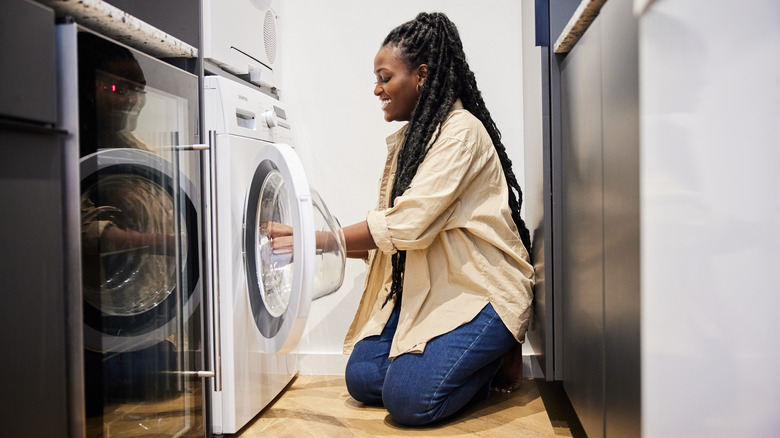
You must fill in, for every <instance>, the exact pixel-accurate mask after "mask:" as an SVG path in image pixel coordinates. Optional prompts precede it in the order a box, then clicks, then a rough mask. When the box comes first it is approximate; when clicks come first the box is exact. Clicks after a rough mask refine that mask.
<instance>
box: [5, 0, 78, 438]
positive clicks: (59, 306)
mask: <svg viewBox="0 0 780 438" xmlns="http://www.w3.org/2000/svg"><path fill="white" fill-rule="evenodd" d="M0 7H1V8H2V14H0V83H2V86H1V87H0V153H2V155H3V158H2V159H0V205H2V214H0V230H1V231H0V248H2V251H0V291H2V293H0V347H2V350H3V360H2V362H1V363H0V375H2V376H3V377H4V380H5V381H4V384H3V391H2V395H0V406H2V407H3V409H2V411H0V412H2V413H0V421H2V424H3V432H2V433H3V436H30V437H67V436H80V435H82V434H83V414H82V413H81V398H80V394H81V393H80V389H79V388H80V375H81V370H80V368H79V365H78V364H79V363H80V361H79V357H74V356H73V354H72V352H73V351H79V350H80V344H79V338H78V337H75V338H74V337H72V331H70V329H69V327H71V325H70V323H71V322H73V321H72V318H73V312H72V310H73V309H72V308H71V307H69V306H73V305H74V303H75V305H76V306H77V305H78V304H79V302H78V301H75V300H74V297H73V296H72V295H71V294H72V293H76V292H78V288H79V283H78V269H74V267H76V268H77V267H78V263H79V262H78V249H77V246H74V244H75V245H77V244H78V242H77V240H76V239H77V238H78V228H75V233H74V228H73V226H74V225H75V226H76V227H77V226H78V223H77V222H76V221H74V215H73V214H72V213H73V212H74V207H75V215H78V207H77V206H76V204H74V203H73V201H74V200H73V199H71V198H70V197H69V196H71V195H70V192H69V190H68V183H67V180H68V176H69V175H74V173H73V172H74V171H75V167H74V166H73V164H74V163H75V162H77V160H78V155H77V151H75V150H72V151H69V150H68V148H67V147H66V146H65V143H66V138H67V135H68V134H67V133H66V132H63V131H60V130H58V129H56V128H55V126H56V125H57V122H58V118H59V115H58V102H57V95H58V90H57V74H56V73H57V72H56V67H55V65H56V56H55V32H54V25H55V23H54V14H53V13H52V11H51V10H49V9H47V8H45V7H42V6H41V5H40V4H38V3H35V2H32V1H28V0H0ZM76 217H77V216H76ZM74 248H76V250H75V252H74V251H73V250H74ZM79 315H80V314H79ZM74 345H75V346H76V349H75V350H74V349H73V347H74Z"/></svg>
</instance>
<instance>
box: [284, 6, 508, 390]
mask: <svg viewBox="0 0 780 438" xmlns="http://www.w3.org/2000/svg"><path fill="white" fill-rule="evenodd" d="M279 3H280V4H279V6H278V12H279V16H280V21H279V29H280V30H279V33H280V56H281V61H280V62H281V64H282V69H283V70H282V82H281V85H280V88H281V97H282V99H283V100H284V101H286V102H287V105H288V107H289V109H290V111H291V112H292V113H293V114H292V115H293V117H294V118H293V120H292V121H293V123H294V124H295V125H294V129H295V130H296V136H297V138H296V142H297V145H296V148H297V150H298V152H299V154H300V155H301V157H302V158H303V160H304V165H305V166H306V168H307V172H308V175H309V177H310V179H311V181H312V184H313V185H314V186H315V187H316V188H317V190H318V191H319V192H320V194H321V195H322V197H323V199H324V200H325V202H326V203H327V204H328V207H329V209H330V210H331V212H332V213H333V214H334V215H335V216H336V217H338V218H339V220H340V221H341V223H342V225H349V224H352V223H355V222H358V221H361V220H363V219H365V214H366V212H367V211H368V210H370V209H372V208H373V207H374V205H375V203H376V188H377V183H378V179H379V176H380V172H381V170H382V165H383V164H384V158H385V154H386V152H387V148H386V146H385V141H384V139H385V137H386V136H387V135H388V134H390V133H392V132H394V131H395V130H397V129H399V128H400V127H401V126H402V125H401V124H398V123H386V122H385V121H384V119H383V114H382V111H381V109H380V106H379V99H378V98H377V97H376V96H374V95H373V89H374V83H375V77H374V74H373V60H374V55H375V54H376V51H377V50H378V49H379V45H380V44H381V42H382V40H383V39H384V37H385V36H386V35H387V33H388V32H389V31H390V30H391V29H392V28H394V27H395V26H397V25H399V24H401V23H403V22H405V21H408V20H411V19H413V18H414V17H415V15H416V14H417V13H418V12H422V11H426V12H433V11H439V12H444V13H446V14H447V15H448V16H449V18H450V19H451V20H452V21H453V22H454V23H455V24H456V25H457V26H458V29H459V31H460V35H461V39H462V41H463V46H464V50H465V52H466V55H467V58H468V61H469V64H470V65H471V68H472V70H473V71H474V73H475V75H476V78H477V83H478V86H479V88H480V90H481V91H482V93H483V97H484V99H485V102H486V105H487V107H488V109H489V110H490V111H491V115H492V116H493V118H494V120H495V121H496V124H497V125H498V127H499V129H500V130H501V132H502V134H503V140H504V145H505V146H506V147H507V150H508V152H509V155H510V158H511V159H512V160H513V163H514V166H513V167H514V171H515V174H516V175H517V178H518V181H520V182H521V184H522V182H523V147H522V145H523V114H522V101H523V92H522V90H523V87H522V52H521V28H520V24H521V12H520V9H521V4H520V2H519V1H517V0H492V1H485V2H474V1H466V0H457V1H454V0H449V1H447V0H396V1H393V2H386V1H376V0H339V1H322V0H283V1H280V2H279ZM364 278H365V264H364V263H363V262H361V261H355V260H350V261H349V262H348V266H347V272H346V278H345V280H344V285H343V286H342V288H341V289H340V290H339V291H338V292H336V293H335V294H333V295H331V296H328V297H326V298H323V299H321V300H319V301H317V302H315V303H314V304H313V306H312V309H311V316H310V320H309V324H308V327H307V331H306V333H305V334H304V339H303V340H302V341H301V344H300V345H299V347H298V349H297V351H298V352H300V353H302V354H303V355H304V356H303V360H302V364H301V373H303V374H333V375H340V374H343V372H344V364H346V356H343V355H342V354H341V351H342V341H343V339H344V336H345V334H346V331H347V329H348V327H349V324H350V322H351V321H352V316H353V315H354V312H355V309H356V308H357V305H358V302H359V299H360V294H361V292H362V286H363V281H364Z"/></svg>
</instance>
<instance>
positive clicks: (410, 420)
mask: <svg viewBox="0 0 780 438" xmlns="http://www.w3.org/2000/svg"><path fill="white" fill-rule="evenodd" d="M424 393H425V391H424V390H421V388H420V387H419V386H418V385H416V384H414V383H412V382H411V381H406V380H403V381H395V382H385V387H384V390H383V391H382V402H383V403H384V405H385V409H387V412H388V413H389V414H390V416H391V417H393V419H394V420H395V421H397V422H399V423H401V424H404V425H407V426H423V425H426V424H430V423H433V422H434V421H436V420H437V419H438V418H439V415H437V412H438V411H439V408H440V406H439V405H440V404H441V403H436V402H435V401H434V400H432V399H431V398H430V397H428V396H426V395H425V394H424Z"/></svg>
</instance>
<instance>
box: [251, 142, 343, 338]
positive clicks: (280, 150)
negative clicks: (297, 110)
mask: <svg viewBox="0 0 780 438" xmlns="http://www.w3.org/2000/svg"><path fill="white" fill-rule="evenodd" d="M258 161H259V163H258V165H257V168H256V170H255V173H254V175H253V177H252V180H251V183H250V185H249V189H248V192H247V197H246V204H245V215H244V236H243V255H244V257H243V258H244V263H245V272H246V275H247V283H248V294H249V302H250V305H251V311H252V315H253V317H254V323H255V327H256V328H257V335H258V336H259V337H260V339H261V342H262V343H263V345H264V346H265V348H264V350H265V351H266V352H269V353H271V352H278V353H286V352H289V351H291V350H292V349H293V348H294V347H295V345H296V344H297V343H298V341H299V339H300V337H301V334H302V332H303V329H304V327H305V325H306V319H307V316H308V313H309V306H310V304H311V301H312V299H315V298H319V297H321V296H324V295H327V294H329V293H331V292H334V291H335V290H337V289H338V288H339V287H340V286H341V283H342V281H343V278H344V264H345V260H346V250H345V245H344V236H343V232H342V230H341V226H340V225H339V223H338V221H337V220H336V219H335V218H333V216H331V215H330V213H329V212H328V210H327V207H326V206H325V204H324V202H322V200H321V199H320V197H319V195H318V194H317V192H315V191H313V190H311V188H310V187H309V184H308V181H307V179H306V175H305V173H304V170H303V166H302V165H301V162H300V160H299V159H298V156H297V155H296V153H295V151H294V150H293V149H292V148H291V147H289V146H287V145H284V144H268V145H266V146H264V147H263V148H262V149H261V151H260V153H259V156H258ZM275 239H276V241H275ZM285 239H286V243H287V244H288V245H289V246H290V247H291V248H290V249H291V250H287V249H284V248H280V247H279V244H280V242H282V241H283V240H285Z"/></svg>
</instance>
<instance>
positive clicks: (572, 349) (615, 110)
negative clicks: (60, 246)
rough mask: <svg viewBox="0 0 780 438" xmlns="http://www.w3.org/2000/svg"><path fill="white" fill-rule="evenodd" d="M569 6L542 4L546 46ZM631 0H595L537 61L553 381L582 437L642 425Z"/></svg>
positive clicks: (632, 433)
mask: <svg viewBox="0 0 780 438" xmlns="http://www.w3.org/2000/svg"><path fill="white" fill-rule="evenodd" d="M578 4H579V2H576V1H571V2H568V9H567V8H565V7H562V3H561V2H550V5H549V9H548V11H549V27H550V46H552V45H553V44H554V42H555V41H556V40H557V39H558V36H559V34H560V32H561V29H562V27H563V26H562V22H564V23H565V22H566V21H568V18H569V17H570V15H571V12H572V11H573V10H574V8H576V7H577V5H578ZM632 5H633V2H632V1H630V0H610V1H608V2H606V3H605V4H604V6H603V7H602V8H601V10H600V12H599V14H598V16H597V17H596V18H595V20H593V22H592V23H591V25H590V27H589V28H588V29H587V31H586V32H585V33H584V35H583V36H582V38H581V39H580V40H579V41H578V42H577V43H576V45H575V46H574V47H573V49H572V50H571V51H570V52H568V53H565V54H554V53H552V47H550V48H549V49H550V52H549V53H550V56H549V64H547V65H546V66H545V67H547V68H549V71H548V76H547V79H548V82H547V83H546V93H547V94H546V96H548V98H549V109H548V112H547V114H546V115H549V118H548V119H547V120H549V125H547V129H548V131H546V135H547V137H546V140H547V141H549V143H548V144H549V147H550V154H551V156H552V159H551V164H550V166H551V171H550V173H551V175H552V176H551V185H552V196H551V198H550V200H549V202H550V203H551V204H550V210H551V211H552V217H553V220H552V226H553V232H552V235H553V239H552V243H551V244H550V245H551V247H550V248H546V251H552V252H553V253H554V254H553V256H552V260H553V267H552V269H548V272H547V275H548V277H549V271H552V272H553V274H552V277H553V280H554V287H553V302H554V303H555V310H556V313H555V315H554V324H553V327H554V332H555V335H554V339H555V342H554V343H555V345H556V350H555V379H556V380H562V381H563V386H564V389H565V390H566V394H567V395H568V397H569V399H570V401H571V403H572V405H573V406H574V409H575V411H576V412H577V416H578V417H579V419H580V421H581V423H582V425H583V427H584V429H585V431H586V433H587V434H588V436H590V437H621V438H622V437H637V436H639V435H640V433H641V429H640V426H641V419H640V400H641V394H640V389H641V388H640V386H641V380H640V338H639V330H640V321H639V316H640V311H639V304H640V296H639V288H640V284H639V280H640V274H639V254H640V247H639V241H640V235H639V84H638V79H639V77H638V63H639V54H638V51H639V48H638V26H637V21H636V18H635V17H634V15H633V11H632ZM549 327H550V326H549V325H548V329H549ZM548 360H549V359H548ZM548 378H549V377H548Z"/></svg>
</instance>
